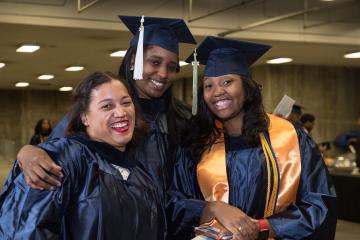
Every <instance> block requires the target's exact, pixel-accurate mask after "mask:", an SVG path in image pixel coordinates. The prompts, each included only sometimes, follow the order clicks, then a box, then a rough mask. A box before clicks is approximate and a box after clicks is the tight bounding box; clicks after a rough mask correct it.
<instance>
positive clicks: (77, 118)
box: [66, 72, 147, 147]
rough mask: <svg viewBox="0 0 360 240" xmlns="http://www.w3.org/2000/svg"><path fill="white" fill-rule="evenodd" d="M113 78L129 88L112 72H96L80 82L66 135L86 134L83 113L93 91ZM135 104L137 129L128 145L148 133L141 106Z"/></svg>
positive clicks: (138, 142)
mask: <svg viewBox="0 0 360 240" xmlns="http://www.w3.org/2000/svg"><path fill="white" fill-rule="evenodd" d="M112 80H119V81H120V82H121V83H122V84H124V86H125V87H126V89H129V88H128V85H127V83H126V82H125V81H124V80H122V79H121V78H117V77H115V76H114V75H113V74H111V73H110V72H105V73H104V72H94V73H91V74H90V75H88V76H87V77H85V78H84V79H83V80H82V81H81V82H79V84H78V85H77V86H76V88H75V90H74V91H73V94H72V97H71V110H70V118H69V119H70V120H69V124H68V126H67V129H66V136H72V135H76V134H79V133H85V134H86V127H85V126H84V124H83V122H82V121H81V114H82V113H85V112H86V111H87V110H88V108H89V104H90V97H91V92H92V90H93V89H94V88H96V87H97V86H99V85H102V84H104V83H107V82H110V81H112ZM134 104H135V116H136V117H135V129H134V134H133V137H132V141H131V142H130V144H128V147H129V146H130V147H131V146H134V145H136V144H140V143H141V142H142V140H143V137H144V136H146V133H147V124H146V123H145V121H144V119H143V118H142V115H141V114H139V113H138V111H139V107H138V106H137V105H136V103H134Z"/></svg>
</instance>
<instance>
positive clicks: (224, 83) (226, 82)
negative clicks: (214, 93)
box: [223, 79, 233, 86]
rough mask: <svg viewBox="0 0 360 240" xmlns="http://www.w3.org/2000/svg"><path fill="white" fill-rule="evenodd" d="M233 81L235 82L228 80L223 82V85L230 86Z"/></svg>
mask: <svg viewBox="0 0 360 240" xmlns="http://www.w3.org/2000/svg"><path fill="white" fill-rule="evenodd" d="M232 81H233V80H230V79H226V80H224V81H223V85H224V86H227V85H229V84H230V83H232Z"/></svg>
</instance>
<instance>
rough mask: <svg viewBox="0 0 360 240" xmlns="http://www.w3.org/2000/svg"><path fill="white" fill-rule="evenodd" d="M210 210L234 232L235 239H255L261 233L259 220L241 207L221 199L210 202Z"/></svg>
mask: <svg viewBox="0 0 360 240" xmlns="http://www.w3.org/2000/svg"><path fill="white" fill-rule="evenodd" d="M208 211H210V212H211V213H212V216H213V217H214V218H216V220H217V221H218V222H219V223H221V224H222V225H223V226H224V227H225V228H226V229H228V230H229V231H230V232H231V233H232V234H233V239H234V240H253V239H257V237H258V234H259V225H258V223H257V221H256V220H255V219H253V218H251V217H249V216H247V215H246V214H245V213H244V212H242V211H241V210H240V209H238V208H236V207H233V206H231V205H229V204H227V203H224V202H221V201H215V202H210V203H208Z"/></svg>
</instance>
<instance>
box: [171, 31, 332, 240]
mask: <svg viewBox="0 0 360 240" xmlns="http://www.w3.org/2000/svg"><path fill="white" fill-rule="evenodd" d="M269 49H270V46H267V45H262V44H256V43H250V42H242V41H235V40H231V39H224V38H216V37H207V38H206V39H205V40H204V42H202V43H201V45H200V46H199V47H198V48H197V57H198V60H199V61H200V63H203V64H205V63H206V67H205V73H204V78H203V84H202V86H201V87H200V90H199V94H198V96H199V97H198V101H199V111H198V114H197V116H196V117H195V118H194V127H193V128H192V134H191V135H190V136H189V138H188V140H189V142H191V144H189V146H188V149H189V155H190V156H191V159H190V158H189V157H187V156H186V155H185V154H182V156H179V159H180V160H179V161H178V162H177V163H176V166H175V173H174V181H173V184H172V187H171V189H170V191H169V194H170V196H171V200H170V201H169V204H168V208H167V214H168V219H169V229H170V232H171V234H172V236H173V238H174V239H188V238H191V237H192V236H193V235H194V227H197V228H195V229H196V233H198V234H200V235H205V236H209V235H211V236H213V237H215V238H216V239H221V237H223V238H222V239H230V238H231V237H232V239H268V238H277V239H332V238H334V234H335V226H336V195H335V191H334V189H333V186H332V184H331V183H330V182H329V176H328V172H327V169H326V167H325V165H324V163H323V161H322V160H321V154H320V153H319V151H318V149H317V147H316V144H315V143H314V142H313V140H312V139H311V138H310V137H309V136H308V135H307V134H305V133H304V132H303V131H302V130H301V129H295V128H294V127H293V125H292V124H291V123H289V122H288V121H286V120H283V119H281V118H278V117H276V116H273V115H270V114H266V113H265V111H264V107H263V102H262V95H261V86H260V85H259V84H258V83H257V82H255V81H254V80H253V79H252V78H251V75H250V72H249V66H250V65H251V64H253V63H254V62H255V61H256V60H257V59H258V58H259V57H261V56H262V55H263V54H264V53H265V52H266V51H267V50H269ZM188 60H189V61H191V60H192V57H190V59H188ZM195 64H196V63H195ZM197 126H200V127H197ZM179 154H181V153H179ZM199 225H200V226H199Z"/></svg>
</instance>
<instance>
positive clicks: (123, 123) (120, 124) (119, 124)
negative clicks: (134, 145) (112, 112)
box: [111, 122, 129, 128]
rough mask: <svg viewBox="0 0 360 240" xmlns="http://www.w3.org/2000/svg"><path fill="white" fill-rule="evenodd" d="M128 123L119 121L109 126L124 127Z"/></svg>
mask: <svg viewBox="0 0 360 240" xmlns="http://www.w3.org/2000/svg"><path fill="white" fill-rule="evenodd" d="M127 125H129V124H128V122H121V123H115V124H112V125H111V127H112V128H123V127H126V126H127Z"/></svg>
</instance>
